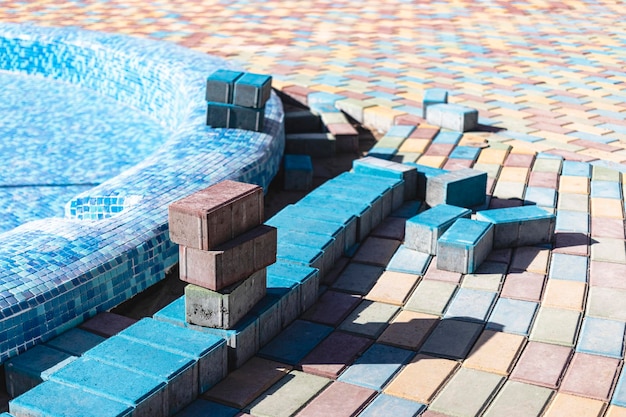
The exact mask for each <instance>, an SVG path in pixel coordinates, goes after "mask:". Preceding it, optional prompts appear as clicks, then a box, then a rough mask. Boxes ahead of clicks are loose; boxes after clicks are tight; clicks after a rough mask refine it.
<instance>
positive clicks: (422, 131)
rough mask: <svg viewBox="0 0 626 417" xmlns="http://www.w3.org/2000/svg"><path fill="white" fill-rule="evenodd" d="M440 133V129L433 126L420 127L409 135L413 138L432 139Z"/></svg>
mask: <svg viewBox="0 0 626 417" xmlns="http://www.w3.org/2000/svg"><path fill="white" fill-rule="evenodd" d="M437 133H439V129H437V128H431V127H418V128H417V129H415V130H414V131H413V133H411V134H410V135H409V138H411V139H428V140H431V139H433V138H434V137H435V136H437Z"/></svg>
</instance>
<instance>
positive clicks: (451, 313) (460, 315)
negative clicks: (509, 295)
mask: <svg viewBox="0 0 626 417" xmlns="http://www.w3.org/2000/svg"><path fill="white" fill-rule="evenodd" d="M496 295H497V293H495V292H487V291H480V290H473V289H470V288H459V290H458V291H457V292H456V294H455V295H454V298H453V299H452V301H451V302H450V305H449V306H448V308H447V310H446V313H445V314H444V318H445V319H457V320H471V321H478V322H484V321H486V320H487V316H488V315H489V313H490V312H491V308H492V306H493V304H494V301H495V299H496Z"/></svg>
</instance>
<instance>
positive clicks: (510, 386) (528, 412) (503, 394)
mask: <svg viewBox="0 0 626 417" xmlns="http://www.w3.org/2000/svg"><path fill="white" fill-rule="evenodd" d="M552 393H553V391H552V390H551V389H548V388H544V387H538V386H536V385H530V384H525V383H523V382H517V381H507V382H506V383H505V384H504V387H502V389H501V390H500V392H499V393H498V395H497V396H496V398H495V399H494V400H493V402H492V403H491V405H490V406H489V408H487V411H486V412H485V414H483V416H485V417H495V416H507V417H508V416H510V417H515V416H519V417H527V416H539V415H541V412H542V411H543V409H544V408H545V406H546V405H547V404H548V401H550V398H551V397H552Z"/></svg>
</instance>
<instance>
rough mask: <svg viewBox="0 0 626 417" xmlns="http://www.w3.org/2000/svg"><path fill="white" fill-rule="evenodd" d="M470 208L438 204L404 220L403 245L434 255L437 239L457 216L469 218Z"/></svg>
mask: <svg viewBox="0 0 626 417" xmlns="http://www.w3.org/2000/svg"><path fill="white" fill-rule="evenodd" d="M471 214H472V211H471V210H470V209H466V208H462V207H456V206H451V205H448V204H440V205H438V206H435V207H433V208H431V209H428V210H425V211H423V212H421V213H419V214H418V215H416V216H413V217H411V218H410V219H408V220H407V221H406V226H405V230H406V232H405V236H404V245H405V246H406V247H408V248H410V249H415V250H418V251H420V252H424V253H429V254H431V255H434V254H436V253H437V241H438V240H439V237H441V235H442V234H443V233H444V232H445V231H446V230H448V228H449V227H450V226H452V224H453V223H454V222H455V221H456V220H457V219H459V218H461V217H465V218H469V217H470V215H471Z"/></svg>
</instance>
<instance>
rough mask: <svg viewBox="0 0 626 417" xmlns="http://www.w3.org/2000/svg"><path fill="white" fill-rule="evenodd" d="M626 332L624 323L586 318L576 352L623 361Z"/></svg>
mask: <svg viewBox="0 0 626 417" xmlns="http://www.w3.org/2000/svg"><path fill="white" fill-rule="evenodd" d="M625 330H626V328H625V323H624V322H622V321H615V320H605V319H598V318H595V317H585V318H584V320H583V325H582V328H581V331H580V336H579V338H578V343H577V344H576V351H577V352H583V353H591V354H595V355H602V356H608V357H611V358H617V359H621V358H622V352H623V349H624V331H625Z"/></svg>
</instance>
